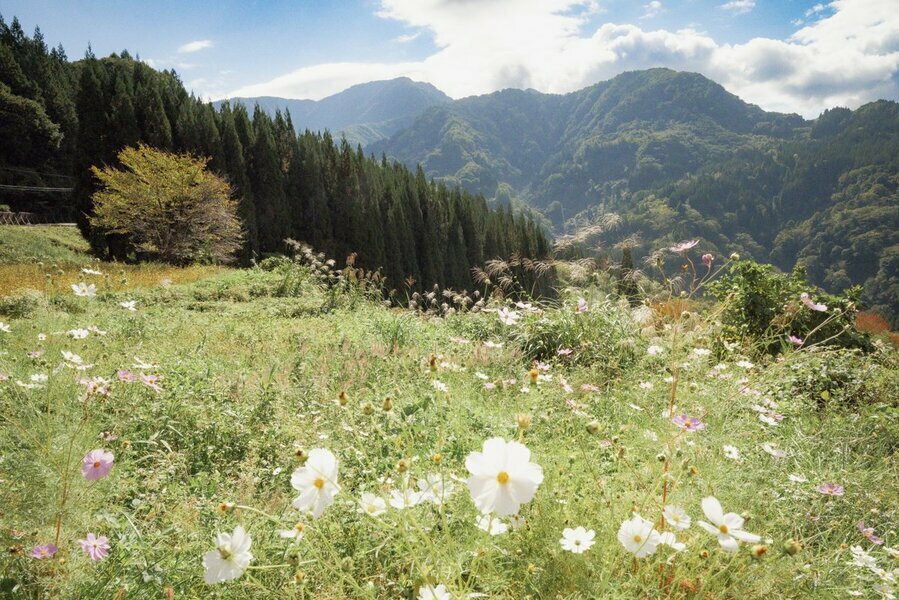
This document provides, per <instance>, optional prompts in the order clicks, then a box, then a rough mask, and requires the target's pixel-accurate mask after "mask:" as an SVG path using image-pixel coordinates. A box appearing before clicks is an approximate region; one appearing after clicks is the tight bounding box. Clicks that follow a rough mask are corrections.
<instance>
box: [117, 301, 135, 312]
mask: <svg viewBox="0 0 899 600" xmlns="http://www.w3.org/2000/svg"><path fill="white" fill-rule="evenodd" d="M119 306H121V307H122V308H124V309H125V310H130V311H131V312H135V311H137V300H126V301H125V302H119Z"/></svg>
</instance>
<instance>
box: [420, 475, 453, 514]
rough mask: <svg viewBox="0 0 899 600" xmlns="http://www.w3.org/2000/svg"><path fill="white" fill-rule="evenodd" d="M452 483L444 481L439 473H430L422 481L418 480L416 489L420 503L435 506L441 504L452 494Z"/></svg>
mask: <svg viewBox="0 0 899 600" xmlns="http://www.w3.org/2000/svg"><path fill="white" fill-rule="evenodd" d="M454 487H455V486H454V485H453V482H452V481H451V480H447V479H444V477H443V475H441V474H440V473H431V474H430V475H428V476H427V477H425V478H424V479H419V480H418V489H419V490H420V493H421V500H422V502H431V503H433V504H436V505H438V506H439V505H441V504H443V503H444V502H445V501H446V499H447V498H449V497H450V494H452V493H453V488H454Z"/></svg>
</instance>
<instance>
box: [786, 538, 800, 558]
mask: <svg viewBox="0 0 899 600" xmlns="http://www.w3.org/2000/svg"><path fill="white" fill-rule="evenodd" d="M800 550H802V544H801V543H800V542H799V540H787V542H786V543H785V544H784V552H786V553H787V554H789V555H790V556H796V555H797V554H799V551H800Z"/></svg>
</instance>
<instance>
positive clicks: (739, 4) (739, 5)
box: [719, 0, 755, 15]
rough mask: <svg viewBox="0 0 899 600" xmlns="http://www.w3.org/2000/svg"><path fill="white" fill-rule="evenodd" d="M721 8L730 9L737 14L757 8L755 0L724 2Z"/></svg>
mask: <svg viewBox="0 0 899 600" xmlns="http://www.w3.org/2000/svg"><path fill="white" fill-rule="evenodd" d="M719 8H722V9H724V10H729V11H731V12H732V13H734V14H735V15H742V14H744V13H748V12H750V11H752V9H753V8H755V0H731V1H730V2H726V3H724V4H722V5H721V6H720V7H719Z"/></svg>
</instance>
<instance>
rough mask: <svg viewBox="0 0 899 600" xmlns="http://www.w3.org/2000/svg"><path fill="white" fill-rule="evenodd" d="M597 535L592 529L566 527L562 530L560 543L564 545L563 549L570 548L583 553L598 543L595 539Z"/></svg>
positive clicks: (577, 552)
mask: <svg viewBox="0 0 899 600" xmlns="http://www.w3.org/2000/svg"><path fill="white" fill-rule="evenodd" d="M595 537H596V532H595V531H593V530H592V529H590V530H587V529H584V528H583V527H577V528H575V529H571V528H570V527H566V528H565V529H563V530H562V539H560V540H559V544H561V545H562V549H563V550H568V551H569V552H573V553H574V554H583V553H584V552H586V551H587V550H589V549H590V547H591V546H592V545H593V544H595V543H596V542H595V541H594V539H593V538H595Z"/></svg>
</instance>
